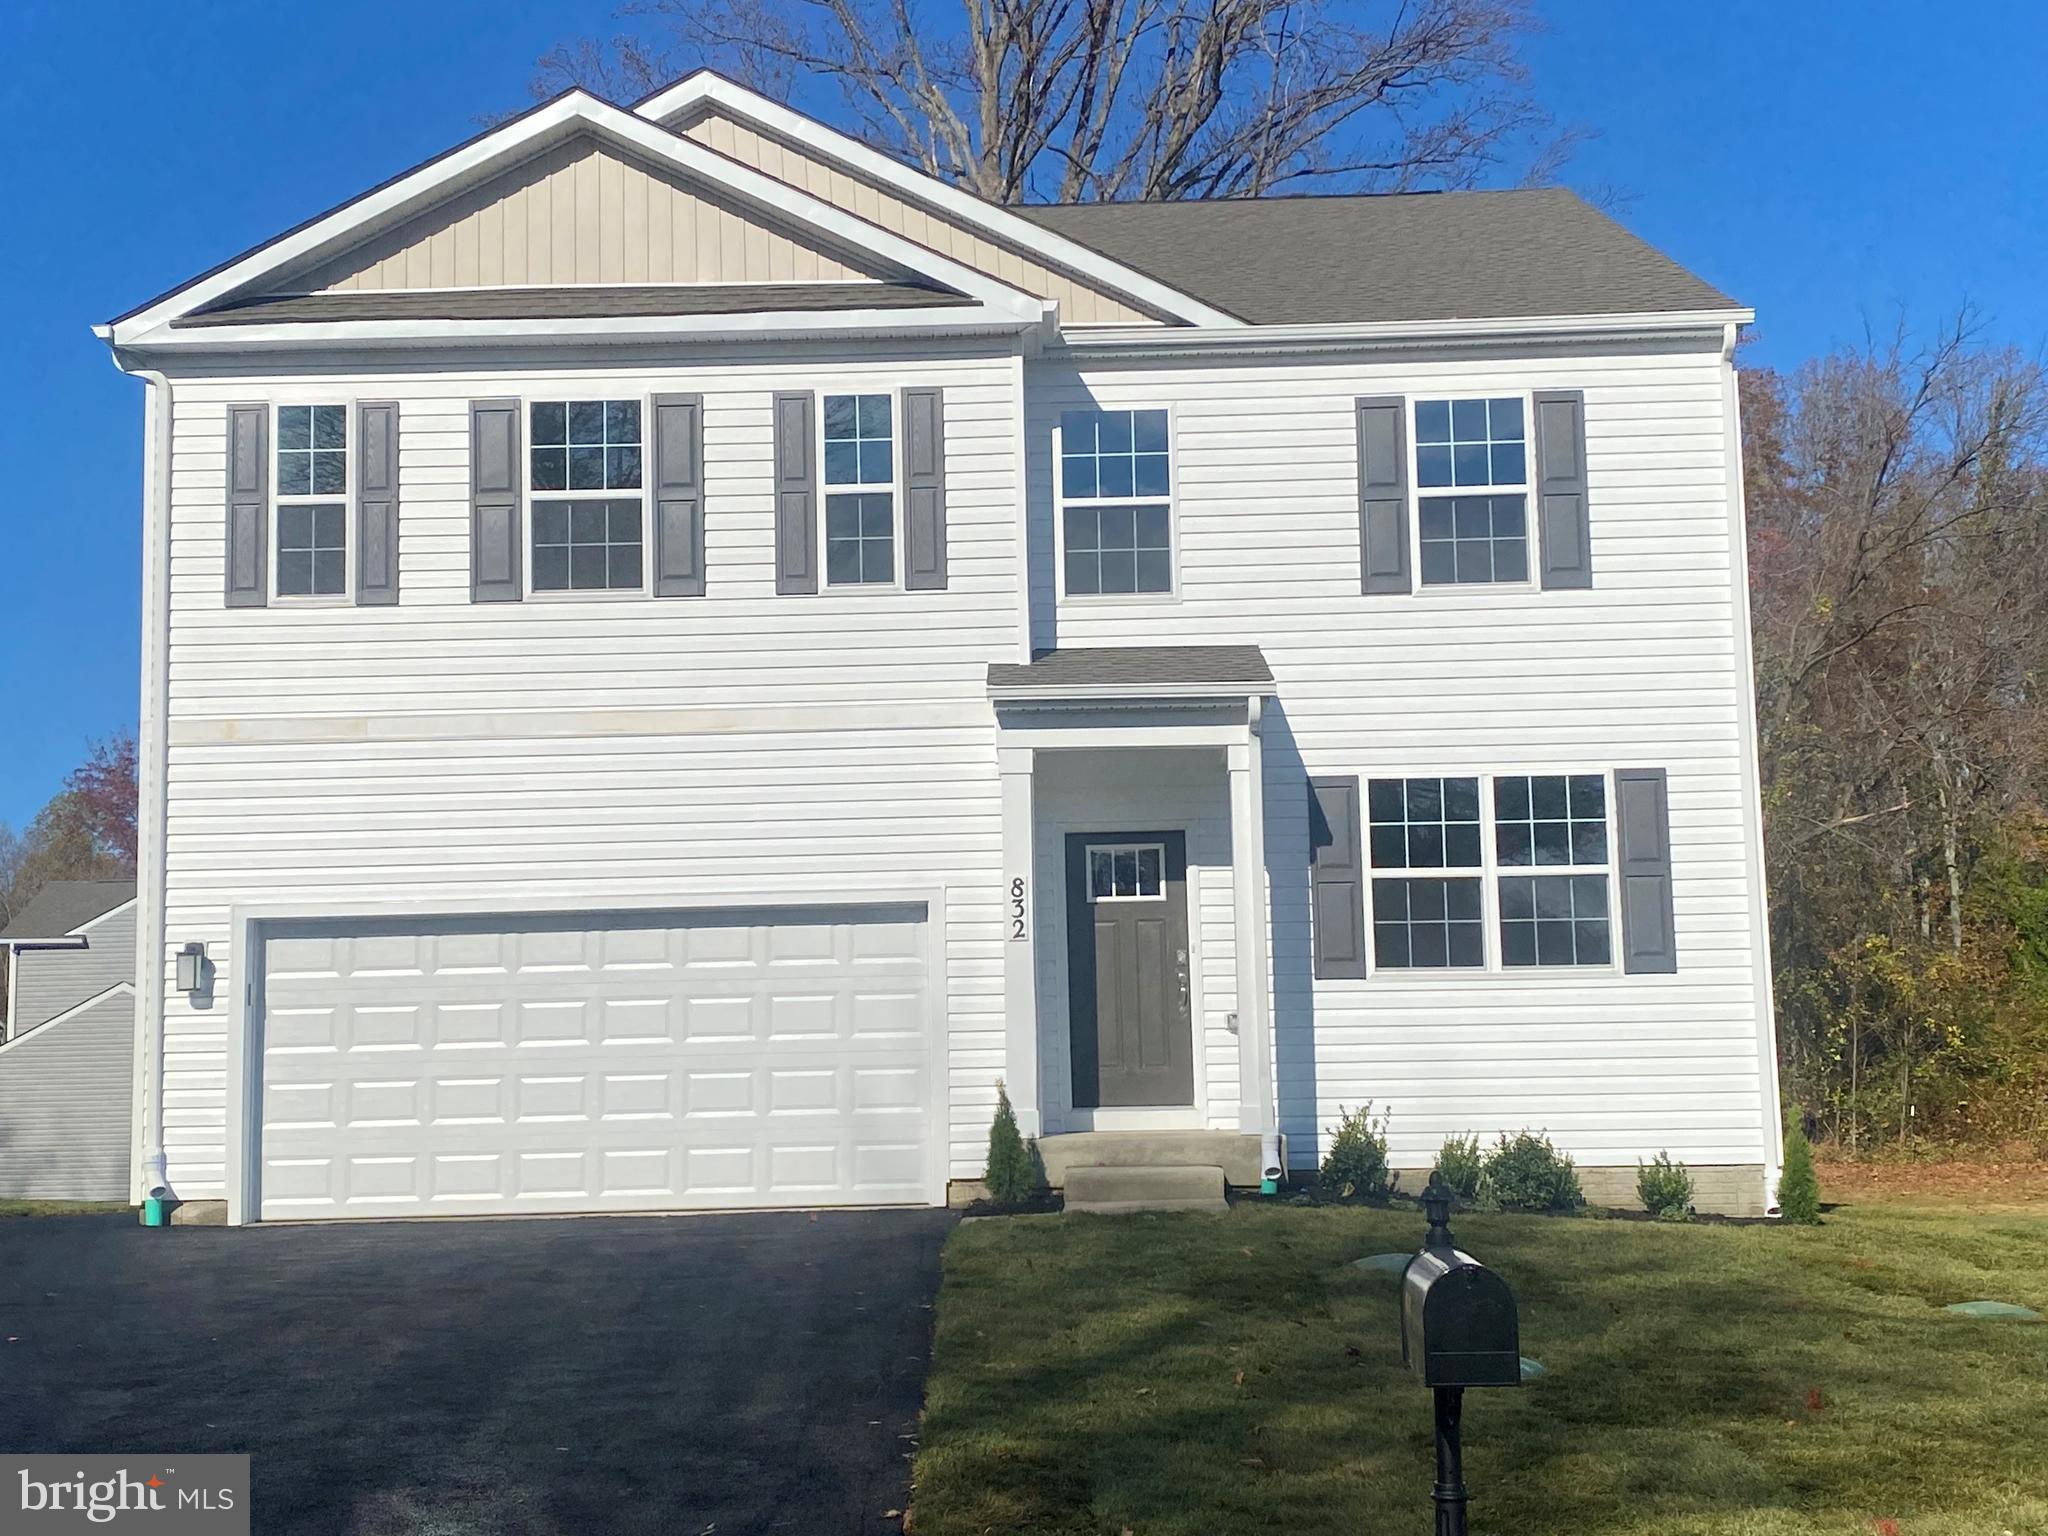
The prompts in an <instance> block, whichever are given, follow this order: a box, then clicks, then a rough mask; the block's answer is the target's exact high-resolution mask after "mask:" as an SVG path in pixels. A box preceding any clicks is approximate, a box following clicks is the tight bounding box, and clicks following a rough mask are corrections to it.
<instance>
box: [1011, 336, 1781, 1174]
mask: <svg viewBox="0 0 2048 1536" xmlns="http://www.w3.org/2000/svg"><path fill="white" fill-rule="evenodd" d="M1722 380H1723V373H1722V364H1721V360H1720V357H1719V354H1718V352H1717V351H1713V350H1708V349H1700V350H1692V351H1687V350H1682V349H1679V348H1677V347H1673V346H1661V347H1658V346H1647V345H1646V346H1643V347H1641V348H1639V349H1636V350H1631V351H1616V352H1613V353H1611V354H1609V355H1599V356H1568V355H1563V354H1559V355H1555V356H1549V357H1542V358H1528V359H1512V358H1500V357H1495V358H1490V359H1487V358H1478V357H1474V358H1472V359H1470V360H1464V361H1454V360H1445V359H1442V358H1436V359H1425V358H1411V359H1407V360H1395V359H1382V360H1372V361H1367V360H1363V359H1361V360H1357V361H1352V362H1340V361H1329V362H1323V361H1316V362H1300V361H1286V362H1270V363H1263V364H1261V363H1254V362H1245V363H1227V364H1217V365H1214V366H1205V367H1197V366H1188V365H1180V366H1173V367H1166V368H1159V369H1156V370H1149V371H1148V370H1146V369H1143V368H1140V367H1136V366H1095V365H1092V364H1091V365H1088V366H1086V367H1083V368H1079V369H1077V368H1075V367H1074V366H1073V365H1071V364H1069V363H1061V362H1059V361H1057V360H1050V359H1049V360H1046V361H1045V362H1042V363H1040V362H1034V363H1033V364H1032V365H1031V367H1030V374H1029V379H1028V381H1027V392H1028V397H1029V400H1030V410H1029V417H1028V421H1029V429H1028V433H1027V442H1028V445H1029V447H1028V453H1029V459H1028V469H1027V472H1028V476H1029V484H1030V486H1031V496H1032V500H1031V508H1030V518H1029V523H1030V529H1031V541H1032V578H1033V610H1034V611H1033V628H1034V632H1035V633H1034V640H1035V642H1036V643H1037V644H1038V645H1041V646H1044V645H1050V644H1052V643H1053V641H1054V640H1055V638H1056V639H1057V642H1058V644H1059V645H1061V646H1063V647H1067V646H1089V645H1116V644H1128V643H1131V642H1132V641H1134V640H1137V639H1140V638H1142V639H1144V640H1147V641H1151V642H1156V643H1186V644H1196V643H1200V644H1227V643H1244V642H1249V643H1254V644H1257V645H1259V646H1261V647H1262V648H1263V649H1264V651H1265V654H1266V657H1267V659H1268V660H1269V661H1270V663H1271V664H1272V668H1273V672H1274V675H1275V677H1276V678H1277V680H1278V688H1279V699H1278V701H1277V705H1276V706H1275V707H1273V708H1271V709H1269V711H1268V714H1267V724H1266V735H1265V786H1266V816H1267V824H1266V825H1267V831H1266V838H1267V861H1268V865H1267V867H1268V871H1269V875H1270V874H1271V873H1272V872H1276V871H1284V872H1286V873H1285V875H1284V877H1281V876H1274V877H1273V884H1272V891H1271V896H1272V902H1273V954H1272V974H1273V978H1274V982H1273V985H1274V1007H1275V1020H1274V1023H1275V1029H1274V1034H1275V1049H1276V1056H1277V1081H1278V1083H1279V1093H1280V1111H1281V1117H1282V1129H1283V1130H1284V1131H1285V1132H1286V1133H1287V1134H1288V1136H1289V1137H1290V1139H1291V1141H1290V1149H1291V1155H1292V1156H1293V1157H1294V1158H1295V1159H1296V1160H1297V1161H1298V1162H1305V1161H1308V1160H1310V1159H1311V1158H1313V1157H1314V1156H1315V1154H1316V1151H1317V1136H1318V1133H1319V1132H1321V1131H1322V1130H1324V1129H1326V1128H1327V1127H1328V1126H1329V1125H1330V1124H1331V1123H1332V1121H1333V1120H1334V1119H1335V1117H1336V1115H1337V1114H1338V1112H1339V1110H1340V1108H1341V1107H1346V1106H1349V1107H1354V1108H1355V1107H1357V1106H1359V1105H1361V1104H1363V1103H1365V1102H1366V1101H1367V1100H1370V1101H1372V1102H1373V1103H1374V1104H1375V1105H1377V1106H1379V1107H1380V1108H1382V1109H1385V1110H1387V1111H1388V1112H1389V1113H1390V1114H1391V1116H1392V1136H1393V1150H1394V1161H1395V1162H1396V1163H1397V1164H1399V1165H1402V1166H1409V1167H1417V1166H1422V1167H1426V1166H1427V1165H1428V1164H1429V1162H1430V1160H1431V1158H1432V1157H1433V1156H1434V1154H1435V1152H1436V1149H1437V1147H1438V1146H1439V1145H1440V1144H1441V1143H1442V1141H1443V1139H1444V1138H1445V1137H1447V1136H1453V1135H1460V1134H1464V1133H1467V1132H1477V1133H1479V1134H1480V1135H1482V1136H1486V1137H1491V1136H1492V1135H1493V1134H1494V1133H1496V1132H1499V1131H1502V1130H1510V1131H1512V1130H1519V1129H1521V1128H1522V1127H1524V1126H1527V1127H1531V1128H1535V1129H1547V1130H1548V1131H1549V1132H1550V1133H1551V1135H1552V1136H1553V1137H1554V1138H1555V1139H1556V1140H1557V1141H1558V1143H1559V1144H1560V1145H1561V1146H1563V1147H1564V1148H1565V1149H1566V1150H1567V1151H1569V1152H1571V1153H1572V1154H1573V1155H1574V1156H1575V1157H1577V1158H1578V1160H1579V1161H1580V1162H1581V1163H1582V1164H1586V1165H1602V1164H1606V1165H1621V1166H1632V1165H1633V1164H1634V1163H1635V1162H1636V1161H1637V1160H1638V1159H1640V1158H1647V1157H1650V1156H1652V1155H1654V1154H1655V1153H1656V1152H1658V1151H1659V1150H1662V1149H1667V1148H1668V1149H1669V1151H1670V1152H1671V1154H1672V1156H1674V1157H1678V1158H1682V1159H1684V1160H1685V1161H1686V1162H1689V1163H1695V1164H1701V1165H1707V1164H1740V1165H1761V1164H1764V1163H1767V1162H1768V1161H1769V1160H1770V1158H1771V1155H1772V1154H1771V1151H1770V1125H1771V1118H1770V1117H1771V1116H1772V1115H1773V1114H1774V1113H1775V1106H1774V1105H1773V1104H1771V1103H1769V1102H1768V1092H1767V1087H1768V1083H1769V1077H1768V1074H1767V1072H1766V1064H1765V1062H1764V1060H1763V1059H1762V1053H1761V1052H1760V1049H1759V1029H1760V1023H1761V1021H1760V1020H1759V1018H1758V1004H1757V982H1758V979H1759V978H1758V972H1759V969H1760V966H1761V956H1762V935H1761V934H1759V933H1758V932H1757V931H1756V929H1755V924H1754V923H1753V921H1752V919H1751V916H1750V912H1751V901H1750V898H1751V896H1752V893H1753V891H1754V882H1756V881H1757V880H1759V879H1760V874H1759V872H1758V871H1757V870H1755V869H1754V868H1751V867H1750V865H1749V860H1748V858H1747V856H1746V854H1745V851H1744V849H1745V844H1744V835H1745V810H1746V804H1747V800H1746V797H1747V789H1746V785H1745V778H1744V771H1743V766H1742V765H1743V751H1742V747H1743V743H1742V735H1741V732H1742V725H1741V719H1742V712H1741V696H1742V691H1743V690H1744V689H1746V688H1748V687H1749V686H1750V682H1749V679H1748V677H1747V676H1745V675H1744V673H1743V671H1742V670H1741V668H1740V666H1739V664H1738V660H1737V658H1738V655H1739V654H1740V653H1739V651H1738V648H1737V644H1736V634H1735V624H1736V615H1737V613H1738V608H1737V605H1736V602H1735V581H1736V575H1735V572H1736V570H1737V566H1736V551H1735V550H1734V549H1733V548H1732V547H1731V541H1730V525H1731V509H1730V506H1729V490H1728V484H1729V482H1728V468H1729V454H1730V453H1731V451H1732V450H1731V447H1730V445H1729V444H1728V443H1727V441H1726V440H1725V431H1724V427H1723V417H1722V411H1723V397H1722ZM1553 388H1561V389H1582V390H1584V391H1585V398H1586V443H1587V459H1588V475H1589V490H1590V503H1591V517H1592V551H1593V587H1592V589H1591V590H1590V591H1580V592H1564V591H1559V592H1542V591H1535V590H1528V589H1518V590H1491V589H1487V588H1464V589H1460V590H1452V591H1446V590H1442V589H1435V590H1429V591H1423V592H1418V593H1416V594H1412V595H1393V596H1373V597H1364V596H1361V595H1360V592H1359V553H1358V516H1359V514H1358V450H1357V440H1356V434H1355V428H1354V425H1353V416H1352V402H1353V400H1354V399H1355V398H1357V397H1359V396H1365V395H1388V394H1398V395H1406V396H1409V397H1411V398H1412V397H1417V396H1427V395H1458V394H1491V393H1507V392H1510V391H1526V390H1536V389H1553ZM1090 403H1099V404H1101V405H1104V406H1109V407H1138V406H1165V407H1167V408H1169V409H1170V410H1171V412H1172V417H1171V424H1172V432H1173V450H1174V469H1175V475H1176V483H1175V496H1174V524H1175V538H1176V541H1177V544H1178V581H1179V590H1178V592H1177V593H1176V594H1175V595H1174V596H1172V597H1170V598H1165V599H1140V600H1132V599H1100V598H1081V599H1075V600H1066V601H1060V600H1056V598H1055V593H1054V584H1053V575H1054V570H1053V556H1052V549H1053V501H1052V497H1051V490H1050V488H1051V485H1052V470H1053V465H1052V462H1051V444H1052V432H1053V428H1054V426H1055V425H1056V423H1057V422H1058V419H1059V413H1060V412H1061V411H1062V410H1065V409H1074V408H1080V407H1085V406H1087V405H1089V404H1090ZM1634 767H1663V768H1666V769H1668V770H1669V775H1670V780H1669V782H1670V807H1671V821H1672V826H1671V839H1672V849H1673V883H1674V891H1675V902H1676V918H1677V935H1678V950H1679V971H1678V974H1677V975H1675V976H1635V977H1630V976H1623V975H1619V974H1589V973H1585V972H1572V971H1556V970H1552V971H1514V972H1501V971H1495V972H1465V973H1443V974H1421V973H1406V974H1404V973H1401V972H1385V973H1381V974H1378V975H1375V976H1373V977H1372V978H1370V979H1369V980H1364V981H1317V980H1313V979H1312V978H1311V976H1310V974H1309V964H1308V954H1309V933H1308V899H1307V875H1306V866H1307V858H1308V849H1307V803H1306V797H1307V790H1306V785H1305V782H1304V780H1305V775H1307V774H1316V775H1323V774H1330V775H1340V774H1341V775H1357V776H1360V777H1372V776H1375V775H1381V776H1399V775H1404V774H1428V775H1434V774H1440V773H1462V774H1471V773H1475V772H1512V771H1515V770H1517V769H1521V770H1523V771H1530V770H1536V771H1542V770H1546V769H1547V770H1550V771H1564V770H1566V769H1576V770H1580V771H1592V770H1604V769H1612V768H1634ZM1368 917H1369V914H1368ZM1766 1038H1767V1036H1766Z"/></svg>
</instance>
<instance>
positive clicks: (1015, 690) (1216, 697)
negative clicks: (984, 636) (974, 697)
mask: <svg viewBox="0 0 2048 1536" xmlns="http://www.w3.org/2000/svg"><path fill="white" fill-rule="evenodd" d="M1279 691H1280V689H1279V686H1278V685H1277V684H1275V683H1254V682H1250V681H1245V682H1235V683H1066V684H1058V683H1028V684H1019V683H1007V684H1006V683H991V684H989V688H988V696H989V697H990V698H991V699H993V700H995V701H997V702H998V703H1002V704H1033V703H1048V704H1068V703H1084V702H1085V703H1090V704H1100V703H1113V704H1133V705H1142V704H1150V703H1154V702H1157V701H1159V700H1162V699H1209V700H1213V701H1218V702H1224V701H1228V702H1231V703H1235V702H1237V701H1238V700H1241V699H1248V698H1271V697H1273V696H1274V695H1276V694H1278V693H1279Z"/></svg>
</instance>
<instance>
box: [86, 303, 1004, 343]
mask: <svg viewBox="0 0 2048 1536" xmlns="http://www.w3.org/2000/svg"><path fill="white" fill-rule="evenodd" d="M1043 320H1044V317H1043V315H1031V316H1028V317H1020V316H1018V315H1016V314H1013V313H1010V312H1008V311H1007V310H998V309H995V308H993V307H991V306H988V305H965V304H953V305H942V306H938V307H934V308H920V309H842V310H762V311H759V312H756V313H750V314H737V315H590V316H580V317H575V318H566V317H560V316H556V317H551V318H548V319H544V320H543V319H528V320H515V319H498V320H420V319H398V320H292V321H280V322H278V323H276V324H274V325H257V324H250V325H207V326H192V327H188V328H185V329H182V330H176V329H172V328H170V327H168V326H166V327H162V328H160V329H158V330H157V331H155V332H154V333H152V334H151V335H149V336H148V337H146V338H144V339H143V340H141V341H139V342H134V343H130V345H131V346H134V347H135V348H136V349H137V350H138V351H142V352H149V353H170V352H176V353H194V352H203V353H233V352H266V351H276V350H278V349H280V348H286V347H302V346H305V345H307V344H308V343H320V344H322V345H326V344H331V343H337V342H347V343H352V344H355V345H359V346H365V347H378V348H384V347H432V346H443V345H465V344H466V345H490V344H492V343H494V342H525V343H535V342H538V343H543V344H546V343H559V344H566V345H588V344H590V343H592V342H618V343H629V342H659V341H774V340H781V339H788V338H794V337H802V336H839V337H848V336H901V335H904V334H906V333H915V334H918V335H936V336H1014V335H1016V334H1017V333H1018V332H1020V331H1026V330H1030V329H1032V328H1033V327H1035V326H1038V325H1040V324H1041V323H1043ZM117 345H118V343H117Z"/></svg>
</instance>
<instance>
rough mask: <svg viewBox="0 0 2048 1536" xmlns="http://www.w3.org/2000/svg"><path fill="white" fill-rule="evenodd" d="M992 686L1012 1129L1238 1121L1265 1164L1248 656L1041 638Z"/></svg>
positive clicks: (1258, 849) (1261, 905)
mask: <svg viewBox="0 0 2048 1536" xmlns="http://www.w3.org/2000/svg"><path fill="white" fill-rule="evenodd" d="M989 681H990V689H989V691H990V694H991V697H992V699H993V701H994V703H995V708H996V719H997V723H998V727H999V729H998V732H997V763H998V768H999V771H1000V773H1001V777H1002V788H1003V801H1002V804H1003V859H1004V886H1005V889H1006V891H1007V892H1008V895H1009V898H1010V903H1011V905H1010V917H1011V923H1010V927H1009V930H1008V935H1007V941H1006V943H1005V945H1004V991H1005V999H1006V1015H1007V1017H1006V1024H1007V1034H1006V1044H1005V1053H1004V1068H1003V1075H1004V1078H1005V1082H1006V1086H1007V1088H1008V1090H1009V1096H1010V1101H1011V1103H1012V1105H1013V1106H1014V1107H1015V1109H1016V1112H1017V1118H1018V1122H1019V1125H1020V1127H1022V1128H1023V1129H1024V1131H1025V1134H1027V1135H1036V1136H1040V1137H1061V1136H1068V1135H1072V1134H1074V1133H1098V1134H1101V1133H1108V1134H1121V1133H1143V1134H1146V1135H1157V1136H1185V1135H1188V1134H1196V1133H1199V1134H1202V1135H1210V1134H1222V1133H1228V1134H1229V1135H1230V1136H1233V1137H1235V1136H1240V1135H1246V1134H1250V1135H1256V1136H1258V1137H1259V1138H1260V1140H1259V1141H1258V1142H1254V1143H1252V1145H1253V1146H1254V1147H1257V1148H1261V1151H1260V1160H1261V1162H1262V1164H1264V1165H1266V1166H1274V1165H1277V1160H1278V1158H1277V1152H1278V1137H1277V1133H1276V1126H1275V1121H1276V1116H1275V1105H1274V1090H1273V1065H1274V1064H1273V1047H1272V1034H1271V1024H1270V1018H1271V1006H1270V997H1271V984H1270V980H1269V974H1268V954H1269V949H1270V942H1271V941H1270V936H1269V934H1270V905H1269V898H1268V893H1267V884H1266V871H1265V829H1264V805H1263V801H1264V788H1263V771H1262V757H1263V752H1264V747H1263V743H1262V739H1261V735H1260V719H1261V712H1262V705H1263V701H1264V699H1265V697H1266V696H1267V695H1269V694H1270V693H1271V691H1272V690H1271V677H1270V673H1268V672H1267V669H1266V666H1265V661H1264V658H1263V657H1261V656H1260V655H1259V653H1258V652H1257V651H1256V650H1255V649H1253V648H1251V647H1159V648H1149V647H1148V648H1142V649H1126V650H1115V651H1068V652H1058V651H1056V652H1052V653H1050V654H1049V655H1046V656H1042V657H1040V658H1038V659H1036V660H1034V661H1033V662H1032V663H1031V664H1029V665H1028V666H1007V667H1005V666H999V667H992V668H991V669H990V679H989ZM1044 1150H1045V1152H1046V1156H1047V1159H1048V1168H1050V1167H1051V1166H1052V1164H1053V1161H1054V1153H1053V1149H1052V1148H1051V1147H1050V1146H1049V1145H1047V1146H1045V1148H1044ZM1203 1160H1207V1159H1203Z"/></svg>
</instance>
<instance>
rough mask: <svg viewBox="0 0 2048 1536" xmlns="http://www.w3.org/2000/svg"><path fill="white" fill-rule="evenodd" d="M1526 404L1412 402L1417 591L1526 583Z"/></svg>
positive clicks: (1508, 398)
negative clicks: (1419, 589) (1422, 588)
mask: <svg viewBox="0 0 2048 1536" xmlns="http://www.w3.org/2000/svg"><path fill="white" fill-rule="evenodd" d="M1529 420H1530V413H1529V402H1528V398H1527V397H1526V396H1523V395H1498V396H1489V397H1486V398H1483V399H1442V400H1417V401H1416V402H1415V434H1414V436H1415V449H1414V451H1415V530H1416V567H1415V568H1416V570H1417V571H1418V572H1420V573H1421V578H1422V585H1423V586H1425V587H1446V586H1474V585H1487V584H1496V583H1511V584H1512V583H1526V582H1527V581H1528V580H1529V569H1530V565H1529V542H1530V535H1529V460H1530V453H1529Z"/></svg>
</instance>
